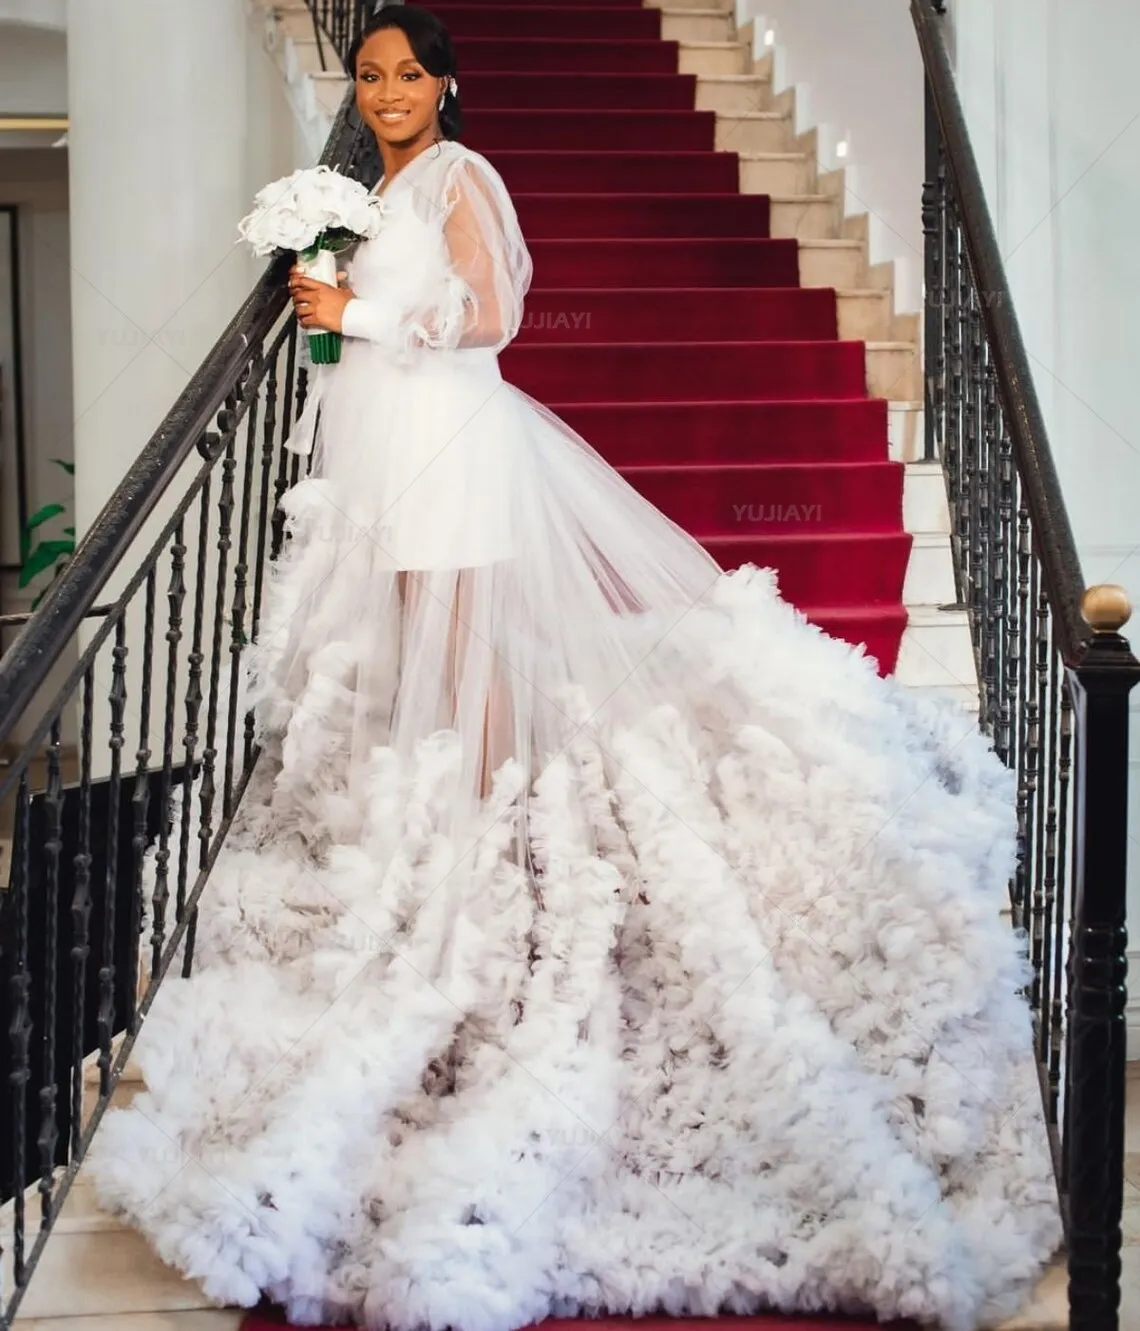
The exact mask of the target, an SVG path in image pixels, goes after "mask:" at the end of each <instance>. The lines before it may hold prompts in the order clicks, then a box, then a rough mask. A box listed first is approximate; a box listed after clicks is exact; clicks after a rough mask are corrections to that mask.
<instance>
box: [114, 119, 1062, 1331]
mask: <svg viewBox="0 0 1140 1331" xmlns="http://www.w3.org/2000/svg"><path fill="white" fill-rule="evenodd" d="M383 202H384V207H385V209H386V214H385V216H386V222H385V228H384V230H383V232H382V234H381V235H380V236H379V237H378V238H377V239H376V240H374V241H371V242H368V243H367V244H364V245H362V246H361V247H360V248H359V250H358V252H357V254H356V256H355V258H354V260H353V264H352V270H351V284H352V286H353V289H354V291H355V292H356V294H357V299H356V300H354V301H352V302H351V303H350V304H349V305H348V307H347V309H346V311H345V332H346V334H347V336H346V344H345V350H344V356H343V359H342V361H341V363H340V364H339V365H338V366H336V367H331V368H329V369H326V370H322V371H321V374H320V376H319V379H318V382H317V385H316V388H315V390H314V394H313V399H312V401H311V403H310V407H309V409H308V410H307V412H306V414H305V417H304V418H303V419H302V421H301V422H299V424H298V427H297V430H296V431H295V433H294V436H293V438H292V440H291V441H290V444H291V447H293V448H294V449H296V450H298V451H302V452H304V451H307V450H309V449H310V448H311V449H313V452H314V456H313V459H312V467H311V471H310V474H309V476H308V477H307V478H306V479H304V480H302V481H301V482H300V483H299V484H298V485H297V486H295V487H294V488H293V489H292V490H290V491H289V492H288V493H287V495H286V496H285V499H284V505H285V509H286V513H287V519H288V533H289V537H288V540H287V542H286V545H285V548H284V550H283V551H282V554H281V556H280V557H279V558H278V559H277V561H276V562H275V563H274V565H273V566H272V572H271V580H270V584H269V587H268V591H267V595H266V606H265V612H264V615H263V619H262V623H261V629H260V633H259V637H258V641H257V643H256V645H255V647H254V648H253V649H252V651H251V654H250V661H249V689H250V692H249V702H250V705H251V706H253V707H254V708H255V711H256V717H257V724H258V733H259V736H260V739H261V741H262V743H263V745H264V755H263V757H262V759H261V761H260V763H259V765H258V768H257V771H256V773H255V776H254V780H253V783H252V785H251V788H250V790H249V791H248V792H247V796H246V798H245V800H244V801H243V805H242V808H241V809H240V810H239V815H238V819H237V823H236V825H235V827H234V830H233V832H232V834H231V837H230V839H229V842H228V843H227V847H226V849H225V851H224V852H223V855H222V856H221V858H220V859H219V861H218V863H217V865H216V867H215V869H214V871H213V874H212V877H211V880H210V882H209V883H208V885H207V890H206V892H205V894H204V896H203V899H202V904H201V912H200V918H199V925H198V935H197V942H196V951H195V963H194V973H193V975H192V977H191V978H189V979H186V980H183V979H177V978H168V979H167V981H166V982H165V984H164V985H163V987H162V989H161V990H160V992H159V995H158V998H157V1001H156V1003H155V1005H154V1008H153V1010H152V1011H151V1013H150V1014H149V1016H148V1018H147V1021H146V1024H145V1026H144V1029H143V1033H142V1036H141V1037H140V1041H139V1044H138V1046H137V1050H136V1057H137V1061H138V1062H139V1064H140V1065H141V1067H142V1070H143V1073H144V1075H145V1079H146V1083H147V1090H146V1092H145V1093H144V1094H142V1095H140V1096H138V1097H137V1098H136V1099H135V1101H134V1103H133V1105H132V1106H131V1107H130V1108H129V1109H126V1110H123V1111H116V1112H112V1113H110V1114H109V1115H108V1116H107V1118H106V1120H105V1121H104V1123H103V1125H102V1127H101V1129H100V1131H99V1133H98V1134H97V1136H96V1139H95V1147H94V1150H93V1154H92V1159H91V1166H90V1167H91V1169H92V1171H93V1172H94V1174H95V1177H96V1181H97V1184H98V1186H99V1189H100V1191H101V1195H102V1197H103V1199H104V1201H105V1203H107V1204H108V1205H112V1206H114V1207H116V1208H117V1209H118V1210H120V1211H121V1212H122V1213H123V1214H125V1215H127V1216H128V1217H130V1219H131V1220H132V1221H133V1222H134V1223H135V1224H137V1225H139V1226H140V1227H141V1228H142V1229H143V1230H144V1231H145V1232H146V1233H147V1235H148V1236H149V1237H150V1239H151V1240H152V1242H153V1243H154V1244H155V1246H156V1248H157V1249H158V1251H159V1253H160V1254H161V1255H162V1256H163V1257H164V1258H165V1259H166V1260H167V1261H168V1262H170V1263H171V1264H173V1265H174V1266H176V1267H178V1268H179V1269H180V1270H182V1271H184V1272H185V1273H186V1274H187V1275H189V1276H191V1277H193V1278H194V1279H196V1280H198V1281H201V1282H202V1284H203V1286H204V1287H205V1289H206V1290H207V1292H208V1293H210V1294H211V1295H213V1296H215V1297H217V1298H218V1299H220V1300H224V1301H228V1302H231V1303H237V1304H244V1305H249V1304H252V1303H254V1302H256V1301H257V1300H258V1298H259V1297H260V1296H261V1295H262V1293H263V1292H264V1293H268V1294H269V1295H270V1296H271V1297H272V1298H274V1299H275V1300H277V1301H279V1302H281V1303H283V1304H284V1305H285V1306H286V1307H287V1309H288V1311H289V1313H290V1315H291V1317H292V1319H293V1320H294V1321H295V1322H298V1323H304V1322H314V1323H315V1322H321V1321H337V1320H343V1321H348V1322H357V1323H363V1324H365V1325H367V1326H370V1327H375V1328H379V1327H391V1328H394V1331H422V1329H425V1328H426V1329H427V1331H444V1329H445V1328H455V1329H456V1331H513V1328H516V1327H520V1326H522V1325H524V1324H526V1323H529V1322H533V1321H538V1320H541V1319H542V1318H543V1317H544V1316H546V1315H550V1314H555V1313H557V1314H563V1315H566V1314H573V1313H584V1314H598V1313H602V1312H613V1313H621V1312H635V1313H636V1312H652V1311H661V1312H668V1313H683V1312H688V1313H697V1314H712V1313H715V1312H717V1311H723V1312H745V1311H751V1310H757V1309H761V1308H765V1307H777V1308H782V1309H789V1310H791V1309H800V1310H813V1309H823V1308H834V1309H839V1310H852V1311H854V1310H860V1309H870V1310H873V1311H875V1312H877V1313H879V1314H880V1315H881V1316H883V1317H891V1316H913V1317H915V1318H918V1319H921V1320H924V1321H927V1322H931V1323H938V1324H941V1325H944V1326H945V1327H948V1328H951V1329H952V1331H967V1329H968V1328H974V1327H977V1326H979V1325H983V1324H987V1323H990V1322H992V1321H993V1320H995V1319H996V1318H998V1317H999V1316H1001V1315H1003V1314H1005V1313H1008V1312H1009V1311H1011V1310H1012V1309H1013V1308H1014V1307H1015V1306H1016V1304H1017V1302H1018V1301H1019V1299H1020V1298H1021V1297H1022V1296H1023V1295H1024V1293H1025V1291H1026V1289H1027V1287H1028V1286H1029V1284H1030V1283H1031V1282H1032V1280H1033V1279H1034V1277H1035V1276H1036V1275H1037V1274H1038V1272H1039V1270H1040V1267H1041V1265H1042V1263H1043V1262H1044V1261H1045V1260H1046V1259H1048V1257H1049V1256H1050V1254H1051V1252H1052V1250H1053V1248H1054V1247H1055V1245H1056V1243H1057V1241H1058V1238H1059V1226H1058V1219H1057V1204H1056V1195H1055V1189H1054V1185H1053V1182H1052V1176H1051V1169H1050V1164H1049V1157H1048V1150H1047V1144H1046V1136H1045V1129H1044V1126H1043V1123H1042V1119H1041V1113H1040V1101H1039V1094H1038V1089H1037V1084H1036V1078H1035V1073H1034V1068H1033V1063H1032V1058H1031V1050H1030V1028H1029V1018H1028V1011H1027V1008H1026V1005H1025V1003H1024V1001H1023V999H1022V997H1020V994H1019V989H1020V987H1021V986H1022V985H1023V984H1024V982H1025V980H1026V968H1025V963H1024V960H1023V957H1022V949H1021V947H1020V944H1019V943H1018V941H1017V940H1016V939H1015V938H1014V937H1013V936H1012V934H1011V933H1010V931H1009V930H1008V928H1007V927H1006V926H1005V925H1004V924H1002V922H1001V921H1000V919H999V909H1000V906H1001V901H1002V896H1003V893H1004V890H1005V883H1006V881H1007V878H1008V876H1009V874H1010V871H1011V867H1012V864H1013V856H1014V827H1013V818H1012V813H1011V808H1012V785H1011V778H1010V775H1009V774H1008V773H1007V772H1006V770H1005V769H1004V768H1003V767H1002V766H1001V764H1000V763H999V762H998V761H997V759H996V758H995V757H994V755H993V754H992V752H990V751H989V749H988V748H987V745H986V743H985V741H984V739H983V738H982V737H981V736H980V735H979V734H978V733H977V730H976V727H975V725H974V723H973V722H972V721H971V719H970V718H969V717H968V716H967V715H965V713H964V712H962V711H961V710H960V709H958V708H957V707H955V706H953V705H950V704H943V705H936V704H934V703H932V702H929V701H923V700H919V699H917V698H916V697H914V696H913V695H911V694H908V693H907V692H906V691H905V690H904V689H902V688H901V687H900V686H898V685H897V684H896V683H895V682H894V681H892V680H883V679H880V678H879V677H878V675H877V673H876V671H875V669H874V666H873V663H872V662H871V661H870V660H869V659H868V658H866V657H865V656H864V655H863V654H862V653H860V652H858V651H856V650H854V649H852V648H850V647H848V646H847V645H845V644H843V643H841V642H838V641H835V640H832V639H830V638H828V637H826V636H825V635H824V634H822V633H821V632H819V631H818V630H817V629H815V628H813V627H812V626H810V625H809V624H808V623H807V622H806V621H805V620H804V619H803V618H802V617H801V616H800V615H799V614H798V613H797V612H795V611H794V610H793V609H792V608H791V607H789V606H788V605H787V604H786V603H784V602H783V601H781V600H780V599H779V597H778V595H777V591H776V587H775V584H774V580H773V577H772V575H771V574H770V573H769V572H767V571H763V570H758V569H755V568H751V567H749V568H744V569H740V570H738V571H736V572H733V573H729V574H725V573H722V572H721V570H720V569H719V568H718V567H717V565H716V564H715V563H714V562H713V561H712V560H711V558H710V557H709V556H708V555H707V554H706V553H705V552H704V551H703V550H702V549H701V548H700V547H699V546H698V545H697V544H696V542H694V541H693V540H692V539H691V538H690V537H688V536H687V535H686V534H685V533H684V532H682V531H681V530H680V529H679V528H677V527H676V526H675V525H674V524H672V523H671V522H669V521H668V520H667V519H665V518H664V517H663V516H662V515H661V514H660V513H658V512H657V511H656V510H655V509H654V508H653V507H652V506H651V505H650V504H648V503H647V502H646V501H644V500H643V499H642V498H640V497H639V496H638V495H637V494H636V493H635V492H634V491H633V490H632V489H631V488H630V487H629V486H627V485H626V484H625V482H624V481H623V480H622V479H621V478H620V477H619V476H618V475H617V474H616V473H615V472H614V471H613V470H612V469H610V468H609V467H608V466H607V465H606V464H605V463H604V462H603V461H602V459H601V458H599V457H598V456H597V455H596V454H595V453H594V452H593V451H592V450H591V449H590V447H589V446H588V444H586V443H585V441H583V440H582V439H580V438H579V437H578V436H577V435H575V434H574V433H573V432H572V431H571V430H570V429H569V428H568V427H567V426H566V425H565V424H564V423H563V422H561V421H560V420H559V419H558V418H557V417H556V416H554V415H553V414H552V413H550V412H549V411H547V410H545V409H544V408H543V407H542V406H540V405H539V404H538V403H536V402H534V401H533V400H532V399H530V398H528V397H527V396H526V395H525V394H523V393H521V392H519V391H518V390H516V389H515V388H513V387H511V386H510V385H508V384H506V383H504V382H503V380H502V378H501V376H500V374H499V369H498V361H497V353H498V351H499V350H500V349H501V348H502V347H503V346H504V345H506V343H507V342H509V341H510V339H511V338H512V337H513V336H514V334H515V332H516V331H517V329H518V327H519V323H520V321H521V316H522V300H523V296H524V294H525V291H526V287H527V283H528V282H529V278H530V260H529V257H528V255H527V252H526V247H525V245H524V243H523V240H522V237H521V235H520V234H519V230H518V224H517V220H516V218H515V213H514V209H513V207H512V205H511V202H510V199H509V196H508V195H507V193H506V190H505V188H504V186H503V183H502V181H501V179H500V178H499V177H498V175H497V174H496V173H495V171H494V169H493V168H492V167H491V166H490V165H489V164H488V163H487V162H486V161H485V159H483V158H482V157H480V156H479V154H477V153H474V152H472V151H471V150H469V149H467V148H465V147H463V146H462V145H460V144H458V143H445V144H442V145H439V146H438V147H433V148H431V149H429V150H427V151H426V152H424V153H422V154H421V155H420V156H419V157H417V158H415V159H414V160H413V161H412V162H411V163H410V164H409V165H408V166H406V167H405V168H404V169H403V170H402V171H401V172H400V173H399V174H398V175H397V176H396V177H394V179H393V180H392V181H391V182H390V184H389V185H388V186H387V187H386V188H385V190H384V194H383ZM318 416H319V423H318Z"/></svg>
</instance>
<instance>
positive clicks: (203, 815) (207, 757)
mask: <svg viewBox="0 0 1140 1331" xmlns="http://www.w3.org/2000/svg"><path fill="white" fill-rule="evenodd" d="M232 402H233V399H232V398H230V399H228V403H226V410H225V413H224V431H225V434H224V441H225V445H224V447H225V451H224V454H222V461H221V486H220V488H218V498H217V515H218V527H217V540H216V542H214V548H216V551H217V570H216V572H214V598H213V627H212V632H210V664H209V689H208V693H206V732H205V748H204V749H202V780H201V785H200V787H198V868H200V869H201V868H204V866H205V862H206V857H208V856H209V845H210V839H212V836H213V807H214V800H216V797H217V779H216V771H214V769H216V765H217V704H218V693H220V689H221V647H222V632H224V624H225V619H226V614H225V594H226V575H228V572H229V551H230V548H232V546H233V542H232V539H230V536H232V532H233V508H234V498H233V473H234V469H236V466H237V462H236V459H234V429H236V426H234V422H233V407H232V406H230V403H232ZM189 950H190V949H189V948H188V949H186V953H188V956H189Z"/></svg>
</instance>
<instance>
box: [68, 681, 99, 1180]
mask: <svg viewBox="0 0 1140 1331" xmlns="http://www.w3.org/2000/svg"><path fill="white" fill-rule="evenodd" d="M94 703H95V672H94V669H93V667H91V666H88V667H87V669H86V670H85V671H84V673H83V704H82V706H83V714H82V719H81V721H80V732H79V754H80V758H79V852H78V854H77V855H76V856H75V861H74V863H75V894H74V896H73V897H72V901H71V967H72V1012H71V1017H72V1028H71V1029H72V1037H71V1154H72V1155H73V1156H78V1155H79V1154H80V1144H81V1139H82V1127H83V1054H84V1038H83V1030H84V1018H85V1015H86V1009H87V958H88V956H89V955H90V952H91V935H90V929H91V749H92V743H93V740H92V711H93V708H94Z"/></svg>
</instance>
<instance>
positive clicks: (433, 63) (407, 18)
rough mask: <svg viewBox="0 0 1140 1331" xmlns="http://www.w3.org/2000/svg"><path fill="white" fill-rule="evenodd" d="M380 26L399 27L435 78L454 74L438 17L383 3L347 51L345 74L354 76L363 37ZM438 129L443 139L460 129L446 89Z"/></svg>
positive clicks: (458, 111) (455, 97)
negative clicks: (346, 69)
mask: <svg viewBox="0 0 1140 1331" xmlns="http://www.w3.org/2000/svg"><path fill="white" fill-rule="evenodd" d="M381 28H399V29H400V31H401V32H402V33H403V34H404V35H405V36H406V37H407V39H408V45H409V46H410V47H411V48H412V54H413V55H414V56H415V57H416V59H417V60H418V61H419V62H420V64H421V65H423V67H424V69H426V70H427V72H428V73H429V74H431V75H433V76H434V77H435V78H452V77H454V76H455V72H456V71H455V49H454V47H453V46H452V44H451V34H450V33H449V32H448V31H447V28H446V27H445V26H444V24H443V22H442V20H440V19H438V18H436V16H435V15H434V14H432V13H430V12H429V11H428V10H426V9H421V8H420V6H419V5H393V4H388V5H385V6H384V7H383V8H382V9H380V10H378V11H377V12H376V13H375V14H373V16H372V17H371V18H370V19H368V20H367V21H366V23H365V25H364V27H363V29H362V30H361V33H360V36H359V37H357V39H356V41H354V42H353V43H352V46H351V47H350V48H349V52H348V71H347V72H348V73H349V75H350V76H351V77H352V78H354V79H355V78H356V60H357V57H358V56H359V55H360V48H361V47H362V46H363V45H364V42H365V40H366V39H367V38H369V37H371V36H372V34H373V33H374V32H379V31H380V29H381ZM439 128H440V131H441V133H442V134H443V137H444V138H445V139H457V138H459V135H460V134H461V133H462V132H463V108H462V107H461V106H460V104H459V94H458V93H455V92H452V91H451V90H450V89H448V90H447V91H446V92H445V93H444V97H443V106H442V107H441V109H440V112H439Z"/></svg>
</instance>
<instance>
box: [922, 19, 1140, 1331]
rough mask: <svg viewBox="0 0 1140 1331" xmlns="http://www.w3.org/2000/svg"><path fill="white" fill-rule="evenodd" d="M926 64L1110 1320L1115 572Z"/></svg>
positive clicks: (947, 264) (1065, 1153)
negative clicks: (1086, 568)
mask: <svg viewBox="0 0 1140 1331" xmlns="http://www.w3.org/2000/svg"><path fill="white" fill-rule="evenodd" d="M911 11H912V15H913V18H914V22H915V28H916V31H917V34H918V40H919V46H920V48H921V51H922V58H923V61H924V64H925V69H926V121H927V168H926V183H925V186H924V191H923V226H924V230H925V233H926V283H925V285H926V313H925V325H924V326H925V347H924V356H925V403H924V407H925V422H924V423H925V431H926V451H927V455H928V456H930V457H937V458H939V459H940V460H941V462H942V463H943V466H944V469H945V473H946V480H947V488H948V497H949V502H950V515H951V541H952V545H953V553H954V567H955V573H956V577H957V586H958V596H959V602H960V604H961V606H962V607H964V608H965V610H966V611H967V612H968V616H969V621H970V627H971V632H972V636H973V641H974V649H975V658H976V665H977V673H978V683H979V701H980V719H981V724H982V726H983V728H984V729H985V730H986V732H987V733H988V734H990V735H991V736H992V737H993V741H994V746H995V748H996V750H997V752H998V754H999V755H1000V757H1001V758H1002V760H1003V761H1004V762H1005V763H1006V764H1007V765H1008V766H1009V767H1011V768H1012V769H1013V770H1014V771H1015V772H1016V773H1017V821H1018V844H1019V855H1018V863H1017V872H1016V875H1015V878H1014V880H1013V882H1012V883H1011V885H1010V902H1011V908H1012V915H1013V923H1014V925H1015V927H1017V928H1019V929H1023V930H1025V932H1026V934H1027V935H1028V940H1029V955H1030V960H1031V962H1032V973H1033V980H1032V987H1031V992H1030V995H1029V997H1030V1001H1031V1004H1032V1008H1033V1014H1034V1023H1035V1042H1036V1055H1037V1059H1038V1065H1039V1070H1040V1075H1041V1084H1042V1091H1043V1098H1044V1107H1045V1114H1046V1120H1047V1122H1048V1124H1049V1127H1050V1132H1051V1137H1052V1141H1053V1148H1054V1163H1055V1167H1056V1170H1057V1177H1058V1182H1059V1186H1060V1194H1061V1201H1062V1209H1063V1213H1064V1217H1065V1227H1066V1238H1067V1246H1068V1265H1069V1300H1070V1308H1071V1326H1072V1328H1073V1331H1117V1329H1118V1326H1119V1315H1118V1308H1119V1297H1120V1245H1121V1232H1120V1222H1121V1203H1122V1191H1123V1183H1124V1179H1123V1150H1124V1093H1125V1077H1124V1065H1125V1045H1126V1038H1125V1037H1126V1030H1125V1014H1124V1009H1125V1000H1126V988H1125V975H1126V960H1125V949H1126V941H1127V939H1126V932H1125V869H1126V850H1127V843H1128V775H1129V773H1128V714H1129V692H1130V690H1131V689H1132V688H1133V686H1134V685H1135V684H1136V682H1137V680H1138V679H1140V663H1138V662H1137V660H1136V658H1135V657H1134V656H1133V654H1132V652H1131V650H1130V649H1129V646H1128V643H1127V642H1126V641H1125V640H1124V639H1123V638H1122V637H1121V636H1120V633H1119V630H1120V629H1121V628H1122V627H1123V626H1124V624H1125V622H1126V621H1127V619H1128V617H1129V606H1128V601H1127V598H1126V596H1125V594H1124V591H1123V589H1122V588H1119V587H1114V586H1107V587H1105V586H1102V587H1096V588H1092V589H1090V590H1087V591H1086V587H1085V583H1084V580H1083V578H1082V575H1081V567H1080V561H1079V559H1078V557H1077V550H1076V544H1075V542H1074V539H1073V533H1072V530H1071V528H1070V525H1069V518H1068V514H1067V512H1066V509H1065V504H1064V500H1063V497H1062V492H1061V486H1060V482H1059V480H1058V477H1057V472H1056V469H1055V467H1054V465H1053V459H1052V455H1051V453H1050V450H1049V444H1048V440H1047V436H1046V431H1045V425H1044V420H1043V418H1042V414H1041V410H1040V407H1039V405H1038V400H1037V395H1036V392H1035V390H1034V384H1033V377H1032V374H1031V372H1030V368H1029V361H1028V357H1027V356H1026V353H1025V348H1024V345H1023V343H1022V340H1021V335H1020V332H1019V329H1018V323H1017V317H1016V314H1015V312H1014V308H1013V303H1012V299H1011V296H1010V291H1009V287H1008V284H1007V282H1006V277H1005V272H1004V268H1003V265H1002V261H1001V256H1000V251H999V249H998V245H997V239H996V236H995V234H994V230H993V226H992V223H991V220H990V213H989V209H988V206H987V203H986V199H985V194H984V191H983V187H982V182H981V177H980V175H979V172H978V168H977V164H976V162H975V159H974V155H973V151H972V148H971V145H970V138H969V134H968V132H967V127H966V122H965V119H964V116H963V113H962V108H961V105H960V102H959V100H958V96H957V92H956V88H955V83H954V77H953V73H952V70H951V66H950V61H949V58H948V55H947V51H946V46H945V44H944V40H943V33H942V31H941V24H942V22H943V20H942V19H941V18H939V17H938V14H940V13H941V12H942V6H941V5H933V4H932V3H931V2H930V0H912V4H911Z"/></svg>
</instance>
